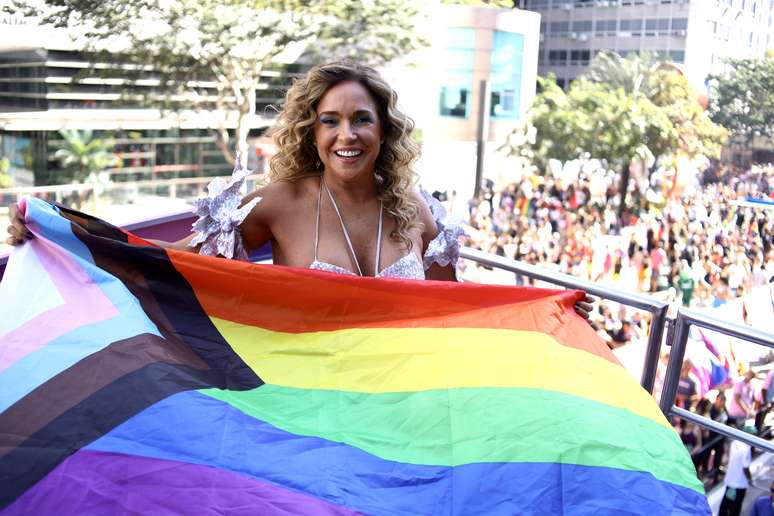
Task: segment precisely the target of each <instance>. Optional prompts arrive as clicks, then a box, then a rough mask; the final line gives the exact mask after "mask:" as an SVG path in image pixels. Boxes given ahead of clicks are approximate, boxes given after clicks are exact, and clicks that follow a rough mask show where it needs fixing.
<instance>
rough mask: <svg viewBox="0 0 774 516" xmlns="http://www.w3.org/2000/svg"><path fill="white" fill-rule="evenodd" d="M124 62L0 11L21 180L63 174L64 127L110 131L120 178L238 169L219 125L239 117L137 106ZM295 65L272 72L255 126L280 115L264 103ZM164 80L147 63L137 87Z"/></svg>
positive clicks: (273, 98) (10, 125)
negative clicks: (106, 59)
mask: <svg viewBox="0 0 774 516" xmlns="http://www.w3.org/2000/svg"><path fill="white" fill-rule="evenodd" d="M103 70H104V73H103ZM121 70H122V69H121V66H120V65H117V64H115V63H93V62H89V61H88V60H87V59H86V58H85V57H84V55H83V54H82V53H81V52H80V51H79V48H78V46H77V45H76V44H75V43H73V41H72V39H71V38H70V37H69V35H68V33H67V31H65V30H61V29H53V28H49V27H40V26H38V25H36V24H35V21H34V20H29V19H25V18H23V17H20V16H12V15H9V14H7V13H0V156H2V157H5V158H8V159H9V161H10V165H11V166H10V170H9V173H10V175H11V178H12V181H13V184H14V186H31V185H33V184H36V185H41V184H53V183H59V182H61V181H59V180H58V179H57V177H56V173H57V171H58V170H59V166H58V163H57V161H56V159H55V158H54V151H55V149H54V142H56V141H57V140H61V136H60V135H59V130H61V129H78V130H91V131H93V134H94V135H95V136H109V137H110V138H111V139H112V140H113V141H114V142H115V149H114V150H115V153H116V154H117V155H118V156H120V157H121V158H122V163H121V165H120V166H118V167H116V168H114V169H111V170H109V172H110V174H111V176H112V179H113V180H114V181H121V180H134V179H157V178H162V179H163V178H173V177H192V176H208V175H220V174H224V173H228V172H230V170H231V165H229V164H228V163H227V162H226V160H225V158H224V156H223V153H222V152H221V150H220V149H219V148H218V147H217V145H216V143H215V138H214V134H215V132H216V131H217V130H218V128H219V127H220V126H221V124H222V125H225V127H226V128H228V129H233V128H234V127H236V117H235V116H234V117H231V118H226V119H225V120H222V115H221V114H219V113H217V112H211V111H202V110H196V111H194V110H189V111H182V112H171V111H162V110H160V109H157V108H153V107H147V106H139V105H137V103H136V102H134V103H132V101H131V100H127V97H126V95H124V92H123V91H122V89H121V87H122V86H123V85H124V83H125V82H126V80H125V79H122V78H121ZM292 71H294V69H293V68H292V67H291V68H289V69H285V70H284V71H283V72H278V71H266V72H265V79H266V89H265V90H262V91H261V93H259V97H258V99H257V100H258V102H257V107H258V109H257V110H256V114H255V115H254V120H253V122H252V127H254V128H255V130H256V132H258V133H259V132H260V131H261V130H262V128H266V127H268V126H269V125H270V124H271V123H272V120H273V118H272V117H271V116H270V112H268V111H266V110H265V109H264V108H266V106H268V105H269V104H276V103H278V102H279V100H280V99H281V95H280V94H278V93H277V89H278V88H280V87H281V86H284V85H286V84H287V83H289V81H290V75H289V74H290V72H292ZM84 72H88V73H89V74H90V75H89V76H87V77H84V76H83V73H84ZM158 82H159V81H158V80H155V79H154V78H153V76H152V71H150V70H149V72H148V76H147V78H142V79H141V80H140V81H138V82H137V83H136V84H135V86H134V87H135V88H136V90H137V93H142V91H141V90H148V89H151V88H154V87H155V86H156V85H157V84H158ZM213 87H214V86H213ZM252 157H253V158H256V157H255V156H252ZM255 162H256V159H253V160H252V164H255Z"/></svg>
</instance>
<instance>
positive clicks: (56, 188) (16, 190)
mask: <svg viewBox="0 0 774 516" xmlns="http://www.w3.org/2000/svg"><path fill="white" fill-rule="evenodd" d="M216 177H223V178H227V177H230V176H228V175H223V176H206V177H176V178H172V179H142V180H139V181H127V182H112V183H109V184H108V185H106V186H105V189H106V190H113V189H118V188H143V187H150V186H171V185H175V186H179V185H197V184H204V183H209V182H210V181H212V180H213V179H215V178H216ZM261 178H262V176H261V175H260V174H251V175H249V176H247V177H246V178H245V179H246V180H248V181H251V180H257V179H261ZM93 188H94V185H93V184H91V183H68V184H64V185H49V186H17V187H13V188H0V195H3V194H16V195H21V194H25V193H30V194H34V193H38V194H41V193H57V192H73V191H84V190H92V189H93Z"/></svg>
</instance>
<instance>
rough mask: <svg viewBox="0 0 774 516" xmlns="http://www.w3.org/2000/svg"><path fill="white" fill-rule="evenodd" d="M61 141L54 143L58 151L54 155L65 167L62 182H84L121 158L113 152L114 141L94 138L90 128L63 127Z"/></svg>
mask: <svg viewBox="0 0 774 516" xmlns="http://www.w3.org/2000/svg"><path fill="white" fill-rule="evenodd" d="M59 134H60V135H61V136H62V138H63V139H62V140H61V141H55V142H53V143H52V145H53V146H54V148H56V149H57V150H56V152H55V153H54V157H55V158H56V159H57V160H59V163H60V164H61V166H62V167H63V168H64V169H65V174H63V175H62V176H60V177H61V181H60V182H62V183H66V182H75V183H82V182H83V181H85V180H86V179H88V178H89V176H90V175H91V174H93V173H98V172H102V171H104V170H105V169H106V168H110V167H114V166H116V165H118V164H119V163H120V162H121V160H120V159H119V158H118V157H117V156H115V155H114V154H113V153H112V150H113V141H112V140H110V139H102V138H94V137H93V134H92V132H91V131H90V130H85V131H78V130H72V129H63V130H61V131H59Z"/></svg>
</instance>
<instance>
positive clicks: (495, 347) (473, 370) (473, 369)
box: [211, 317, 671, 428]
mask: <svg viewBox="0 0 774 516" xmlns="http://www.w3.org/2000/svg"><path fill="white" fill-rule="evenodd" d="M211 319H212V321H213V323H214V324H215V326H217V328H218V331H220V333H221V335H223V337H224V338H225V339H226V340H227V341H228V342H229V344H231V346H232V347H233V348H234V350H235V351H236V352H237V353H238V354H239V356H241V357H242V359H243V360H244V361H245V362H246V363H247V364H248V365H249V366H250V368H252V369H253V370H254V371H255V372H256V373H257V374H258V375H259V376H260V377H261V378H262V379H263V381H264V382H266V383H268V384H272V385H279V386H284V387H295V388H300V389H326V390H338V391H349V392H374V393H376V392H414V391H424V390H429V389H445V388H454V387H521V388H532V389H543V390H548V391H557V392H563V393H567V394H572V395H575V396H580V397H583V398H587V399H590V400H594V401H598V402H600V403H605V404H607V405H610V406H612V407H619V408H624V409H627V410H629V411H631V412H633V413H635V414H638V415H640V416H643V417H646V418H648V419H651V420H653V421H655V422H657V423H659V424H661V425H664V426H666V427H668V428H671V427H670V425H669V423H668V422H667V421H666V419H665V418H664V416H663V415H662V414H661V411H659V409H658V406H657V405H656V403H655V401H654V400H653V398H652V397H651V396H650V395H649V394H648V393H647V392H646V391H645V390H644V389H642V388H641V387H640V386H639V385H638V384H637V382H636V381H635V380H634V379H633V378H632V377H631V376H630V375H629V373H628V372H626V370H625V369H624V368H623V367H621V366H619V365H616V364H613V363H611V362H609V361H607V360H604V359H602V358H600V357H597V356H594V355H592V354H590V353H587V352H585V351H581V350H577V349H574V348H570V347H567V346H563V345H561V344H559V343H558V342H557V341H556V340H554V339H553V338H552V337H551V336H549V335H547V334H544V333H539V332H533V331H519V330H502V329H485V328H483V329H482V328H368V329H347V330H337V331H329V332H309V333H300V334H293V333H280V332H274V331H270V330H265V329H263V328H258V327H254V326H247V325H242V324H238V323H234V322H231V321H226V320H223V319H217V318H214V317H213V318H211ZM570 424H571V423H570Z"/></svg>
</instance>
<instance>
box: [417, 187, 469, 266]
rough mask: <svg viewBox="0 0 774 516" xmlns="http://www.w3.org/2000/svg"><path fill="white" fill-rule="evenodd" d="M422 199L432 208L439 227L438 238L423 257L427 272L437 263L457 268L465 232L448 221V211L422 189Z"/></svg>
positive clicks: (428, 247) (431, 242) (428, 246)
mask: <svg viewBox="0 0 774 516" xmlns="http://www.w3.org/2000/svg"><path fill="white" fill-rule="evenodd" d="M420 192H421V193H422V197H423V198H424V200H425V202H426V203H427V205H428V206H429V207H430V211H431V213H432V214H433V219H434V220H435V223H436V225H437V226H438V236H436V237H435V238H434V239H433V240H431V241H430V243H429V244H428V245H427V251H425V255H424V257H423V260H422V261H423V265H424V268H425V270H427V269H429V268H430V266H431V265H433V264H434V263H437V264H438V265H440V266H441V267H446V266H447V265H449V264H451V265H452V266H453V267H456V266H457V260H459V258H460V242H459V238H460V237H461V236H462V235H465V230H464V229H462V227H461V226H460V225H459V224H455V223H452V222H449V221H447V220H446V219H447V217H446V210H445V209H444V207H443V206H442V205H441V203H440V202H438V199H436V198H435V197H433V196H432V195H430V194H429V193H427V191H425V190H424V189H420Z"/></svg>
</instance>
